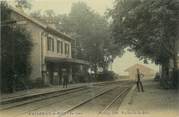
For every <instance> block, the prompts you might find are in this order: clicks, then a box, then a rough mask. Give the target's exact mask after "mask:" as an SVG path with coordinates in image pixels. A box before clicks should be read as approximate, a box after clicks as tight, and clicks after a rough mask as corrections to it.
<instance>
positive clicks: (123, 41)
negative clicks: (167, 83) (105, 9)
mask: <svg viewBox="0 0 179 117" xmlns="http://www.w3.org/2000/svg"><path fill="white" fill-rule="evenodd" d="M176 2H177V0H116V2H115V6H114V9H112V10H110V11H109V14H110V16H112V19H113V21H112V30H113V34H112V35H113V37H114V39H115V40H116V42H117V43H118V45H119V46H123V48H126V47H130V48H131V50H132V51H135V53H136V55H137V57H139V58H140V59H144V60H147V59H151V60H152V61H154V62H155V63H156V64H161V65H162V66H163V67H167V66H168V65H169V60H170V59H172V60H173V64H174V73H175V71H176V68H177V62H176V53H177V52H176V41H177V16H178V15H177V9H178V7H177V6H176ZM175 78H177V76H176V75H175V77H174V79H175ZM173 81H174V82H175V83H176V80H173Z"/></svg>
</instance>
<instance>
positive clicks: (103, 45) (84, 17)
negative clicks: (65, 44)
mask: <svg viewBox="0 0 179 117" xmlns="http://www.w3.org/2000/svg"><path fill="white" fill-rule="evenodd" d="M39 15H41V18H39ZM32 16H34V17H36V18H38V19H39V20H41V21H42V20H43V19H46V22H47V23H50V24H55V26H56V28H57V29H58V30H60V31H61V32H64V33H66V34H68V35H70V36H71V37H72V38H74V39H76V42H75V43H74V44H73V47H74V46H75V48H73V49H72V55H73V57H75V58H80V59H85V60H87V61H89V62H90V63H91V67H92V69H93V70H94V71H97V68H98V67H102V68H104V69H107V67H108V64H109V62H111V61H112V59H114V58H115V57H116V56H117V55H120V54H121V51H120V47H118V46H117V45H116V44H114V41H113V39H112V38H111V36H110V33H111V30H110V27H109V23H108V22H107V20H106V19H105V17H104V16H101V15H99V14H98V13H96V12H94V11H93V10H92V9H91V8H90V7H88V6H87V5H86V4H85V3H84V2H77V3H74V4H73V5H72V8H71V12H70V13H69V14H63V15H62V14H59V15H55V14H54V12H53V11H52V10H47V11H46V12H45V13H41V12H40V11H38V12H36V13H32ZM49 21H51V22H49ZM110 55H111V56H110Z"/></svg>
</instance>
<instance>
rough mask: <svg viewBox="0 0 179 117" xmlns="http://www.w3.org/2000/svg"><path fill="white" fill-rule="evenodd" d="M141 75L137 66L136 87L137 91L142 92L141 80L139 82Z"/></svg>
mask: <svg viewBox="0 0 179 117" xmlns="http://www.w3.org/2000/svg"><path fill="white" fill-rule="evenodd" d="M141 77H144V75H143V74H141V73H140V71H139V69H138V68H137V82H136V84H137V89H138V92H140V91H142V92H144V87H143V85H142V82H141Z"/></svg>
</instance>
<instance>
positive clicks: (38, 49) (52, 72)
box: [10, 8, 89, 85]
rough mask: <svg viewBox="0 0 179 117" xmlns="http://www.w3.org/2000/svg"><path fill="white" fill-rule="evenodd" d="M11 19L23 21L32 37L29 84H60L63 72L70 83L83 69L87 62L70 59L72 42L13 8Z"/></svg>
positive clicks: (53, 29) (85, 68)
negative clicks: (30, 82)
mask: <svg viewBox="0 0 179 117" xmlns="http://www.w3.org/2000/svg"><path fill="white" fill-rule="evenodd" d="M10 9H11V10H12V18H13V19H14V20H16V21H17V22H18V21H25V24H23V25H21V26H24V27H25V28H26V29H27V30H28V31H29V32H30V33H31V36H32V43H33V47H32V51H31V55H30V62H31V65H32V72H31V75H30V81H32V82H36V81H39V80H40V81H42V82H43V83H44V84H46V85H53V84H60V83H61V81H62V72H63V71H64V69H65V70H66V71H67V72H68V75H69V80H70V82H73V75H74V74H75V73H74V72H75V71H76V72H78V71H77V68H78V70H86V71H87V66H88V64H89V63H88V62H87V61H84V60H79V59H74V58H72V50H71V49H72V47H71V46H72V42H73V41H74V39H72V38H70V37H69V36H67V35H65V34H63V33H61V32H59V31H57V30H56V29H55V28H53V27H50V26H48V25H47V24H43V23H41V22H39V21H37V20H36V19H34V18H31V17H30V16H28V15H26V14H25V13H23V12H22V11H19V10H18V9H15V8H10Z"/></svg>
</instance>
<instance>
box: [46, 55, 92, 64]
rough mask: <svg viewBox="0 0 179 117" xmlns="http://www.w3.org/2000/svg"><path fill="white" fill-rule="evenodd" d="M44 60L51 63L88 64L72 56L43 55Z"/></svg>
mask: <svg viewBox="0 0 179 117" xmlns="http://www.w3.org/2000/svg"><path fill="white" fill-rule="evenodd" d="M45 61H47V62H51V63H72V64H82V65H89V62H88V61H85V60H81V59H74V58H59V57H45Z"/></svg>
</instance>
